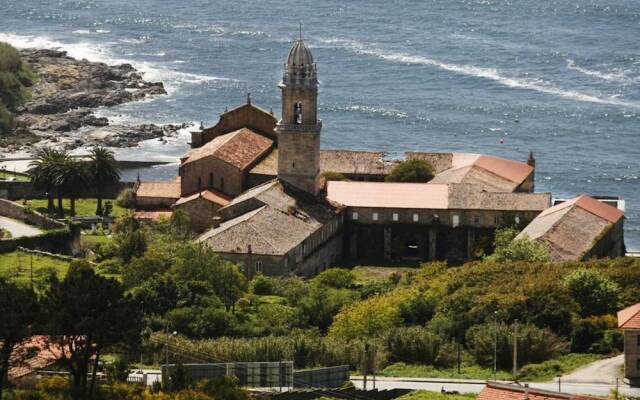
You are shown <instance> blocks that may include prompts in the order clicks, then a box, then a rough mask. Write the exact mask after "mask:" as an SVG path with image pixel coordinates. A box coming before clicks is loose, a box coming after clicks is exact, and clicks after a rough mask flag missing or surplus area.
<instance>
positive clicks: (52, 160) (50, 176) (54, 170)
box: [28, 148, 67, 212]
mask: <svg viewBox="0 0 640 400" xmlns="http://www.w3.org/2000/svg"><path fill="white" fill-rule="evenodd" d="M66 158H67V153H66V152H64V151H60V150H54V149H50V148H42V149H39V150H38V151H37V152H36V159H35V160H33V161H31V162H30V163H29V171H28V173H29V177H30V178H31V182H33V185H34V186H35V188H36V189H38V190H40V191H43V192H45V193H46V195H47V209H48V210H49V212H53V210H54V208H55V207H54V204H53V199H54V195H55V194H56V193H58V199H59V204H58V205H59V207H60V210H61V209H62V204H61V203H62V202H61V201H60V200H61V196H60V191H59V187H58V185H57V176H58V174H59V172H60V167H61V165H62V164H64V161H65V160H66Z"/></svg>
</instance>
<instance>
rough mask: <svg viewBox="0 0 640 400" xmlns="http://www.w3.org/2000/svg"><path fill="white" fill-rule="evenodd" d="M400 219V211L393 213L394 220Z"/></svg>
mask: <svg viewBox="0 0 640 400" xmlns="http://www.w3.org/2000/svg"><path fill="white" fill-rule="evenodd" d="M398 219H400V217H399V216H398V213H393V220H394V221H397V220H398Z"/></svg>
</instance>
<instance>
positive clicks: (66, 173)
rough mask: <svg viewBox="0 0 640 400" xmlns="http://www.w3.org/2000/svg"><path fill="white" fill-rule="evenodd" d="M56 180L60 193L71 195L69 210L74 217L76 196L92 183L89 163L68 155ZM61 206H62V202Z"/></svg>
mask: <svg viewBox="0 0 640 400" xmlns="http://www.w3.org/2000/svg"><path fill="white" fill-rule="evenodd" d="M56 182H57V184H58V185H59V188H60V193H63V194H65V195H66V196H67V197H69V212H70V214H71V216H72V217H75V216H76V198H77V197H78V194H79V193H82V192H83V191H85V190H86V189H87V188H88V187H89V186H90V185H91V183H92V182H91V174H90V173H89V168H88V163H87V162H86V161H79V160H76V159H74V158H72V157H67V158H66V160H65V162H64V163H63V164H62V166H61V168H60V170H59V173H58V176H57V177H56ZM59 206H60V207H61V204H60V205H59Z"/></svg>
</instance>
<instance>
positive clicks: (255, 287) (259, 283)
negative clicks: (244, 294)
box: [250, 274, 276, 296]
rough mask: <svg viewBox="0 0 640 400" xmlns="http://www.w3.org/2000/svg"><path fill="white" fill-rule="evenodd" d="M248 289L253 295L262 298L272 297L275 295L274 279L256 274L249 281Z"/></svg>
mask: <svg viewBox="0 0 640 400" xmlns="http://www.w3.org/2000/svg"><path fill="white" fill-rule="evenodd" d="M250 289H251V293H253V294H257V295H262V296H267V295H274V294H275V293H276V282H275V279H274V278H271V277H268V276H264V275H262V274H258V275H256V276H255V277H254V278H253V279H252V280H251V286H250Z"/></svg>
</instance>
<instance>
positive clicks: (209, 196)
mask: <svg viewBox="0 0 640 400" xmlns="http://www.w3.org/2000/svg"><path fill="white" fill-rule="evenodd" d="M199 197H202V198H204V199H206V200H208V201H210V202H212V203H215V204H218V205H220V206H223V207H224V206H226V205H227V204H229V202H230V201H231V197H229V196H227V195H226V194H224V193H220V192H218V191H216V190H212V189H207V190H203V191H202V192H196V193H194V194H192V195H191V196H184V197H180V198H179V199H178V201H176V203H175V205H176V206H179V205H181V204H184V203H188V202H190V201H192V200H195V199H197V198H199Z"/></svg>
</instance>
